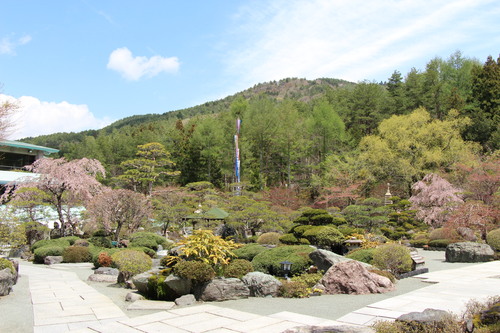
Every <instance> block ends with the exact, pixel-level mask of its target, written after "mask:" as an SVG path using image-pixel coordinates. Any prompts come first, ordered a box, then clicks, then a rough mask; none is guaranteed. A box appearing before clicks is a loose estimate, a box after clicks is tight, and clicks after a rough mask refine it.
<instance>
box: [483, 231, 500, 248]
mask: <svg viewBox="0 0 500 333" xmlns="http://www.w3.org/2000/svg"><path fill="white" fill-rule="evenodd" d="M486 242H487V243H488V245H489V246H491V247H492V248H493V249H495V250H496V251H500V228H498V229H495V230H491V231H490V232H488V234H487V235H486Z"/></svg>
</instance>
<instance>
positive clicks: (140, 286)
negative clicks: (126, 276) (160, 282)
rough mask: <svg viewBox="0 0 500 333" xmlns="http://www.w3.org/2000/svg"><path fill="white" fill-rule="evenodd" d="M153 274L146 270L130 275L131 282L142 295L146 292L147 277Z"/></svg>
mask: <svg viewBox="0 0 500 333" xmlns="http://www.w3.org/2000/svg"><path fill="white" fill-rule="evenodd" d="M153 274H154V273H153V272H151V271H148V272H144V273H141V274H137V275H134V276H133V277H132V283H133V284H134V286H135V288H136V289H137V291H138V292H140V293H141V294H144V295H147V294H148V279H149V277H150V276H151V275H153Z"/></svg>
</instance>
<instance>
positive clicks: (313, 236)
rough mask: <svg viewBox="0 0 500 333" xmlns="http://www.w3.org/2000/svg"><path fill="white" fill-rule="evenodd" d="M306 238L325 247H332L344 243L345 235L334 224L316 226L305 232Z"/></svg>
mask: <svg viewBox="0 0 500 333" xmlns="http://www.w3.org/2000/svg"><path fill="white" fill-rule="evenodd" d="M304 238H306V239H307V240H308V241H309V242H311V244H315V245H318V246H320V247H324V248H331V247H332V246H336V245H339V244H342V242H343V241H344V235H343V234H342V233H341V232H340V231H339V230H338V229H337V228H335V227H332V226H326V225H325V226H316V227H313V228H311V229H309V230H307V231H306V232H304Z"/></svg>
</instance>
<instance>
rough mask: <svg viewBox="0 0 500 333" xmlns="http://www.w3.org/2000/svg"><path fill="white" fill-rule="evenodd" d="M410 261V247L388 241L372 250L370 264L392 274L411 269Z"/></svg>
mask: <svg viewBox="0 0 500 333" xmlns="http://www.w3.org/2000/svg"><path fill="white" fill-rule="evenodd" d="M412 263H413V261H412V259H411V255H410V249H408V248H407V247H406V246H404V245H399V244H396V243H388V244H384V245H381V246H379V247H377V248H376V249H375V251H373V260H372V264H373V265H375V266H376V267H378V268H380V269H382V270H388V271H389V272H391V273H392V274H394V275H399V274H402V273H406V272H409V271H411V267H412Z"/></svg>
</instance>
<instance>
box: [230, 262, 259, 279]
mask: <svg viewBox="0 0 500 333" xmlns="http://www.w3.org/2000/svg"><path fill="white" fill-rule="evenodd" d="M250 272H253V265H252V263H251V262H250V261H248V260H246V259H234V260H232V261H231V262H230V263H229V265H227V267H226V268H225V269H224V276H225V277H228V278H238V279H241V277H243V276H244V275H245V274H247V273H250Z"/></svg>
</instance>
